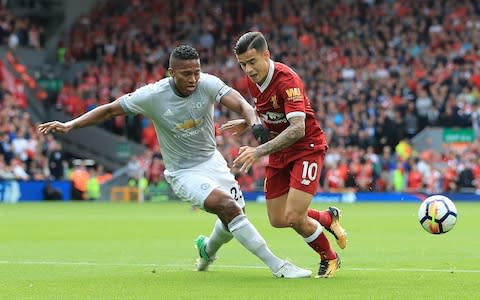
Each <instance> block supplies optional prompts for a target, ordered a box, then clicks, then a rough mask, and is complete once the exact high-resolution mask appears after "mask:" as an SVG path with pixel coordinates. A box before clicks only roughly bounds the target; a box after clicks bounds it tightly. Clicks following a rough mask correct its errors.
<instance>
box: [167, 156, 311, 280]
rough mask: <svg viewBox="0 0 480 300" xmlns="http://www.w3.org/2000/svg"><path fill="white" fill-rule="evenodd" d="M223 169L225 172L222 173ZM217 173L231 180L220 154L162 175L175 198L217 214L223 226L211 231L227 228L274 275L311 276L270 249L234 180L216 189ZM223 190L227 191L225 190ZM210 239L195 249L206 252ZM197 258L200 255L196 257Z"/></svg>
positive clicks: (210, 260)
mask: <svg viewBox="0 0 480 300" xmlns="http://www.w3.org/2000/svg"><path fill="white" fill-rule="evenodd" d="M225 170H227V171H226V172H224V171H225ZM212 176H213V177H212ZM219 176H220V178H223V177H225V178H227V179H228V180H233V181H234V177H233V175H232V174H231V173H230V172H229V169H228V167H227V165H226V162H225V160H224V159H223V157H222V156H221V155H220V154H218V155H215V156H214V157H213V158H212V159H210V160H209V161H207V162H205V163H203V164H200V165H198V166H196V167H195V168H191V169H188V170H180V171H175V172H165V178H166V179H167V180H168V182H169V183H170V184H171V186H172V189H173V190H174V192H175V193H176V194H177V195H178V196H179V197H181V198H182V199H185V200H188V201H190V202H191V203H192V204H193V205H195V206H197V207H200V208H202V209H203V210H206V211H208V212H211V213H214V214H216V215H217V216H218V217H219V219H220V220H221V221H222V224H223V225H224V227H220V226H218V227H217V224H218V223H216V225H215V227H216V228H217V229H218V231H215V229H214V232H218V233H220V235H222V232H223V233H225V232H224V231H226V230H225V229H228V231H229V232H230V233H231V234H232V236H234V237H235V238H236V239H237V240H238V241H239V242H240V243H241V244H242V245H243V246H244V247H245V248H247V249H248V250H249V251H250V252H252V253H253V254H255V255H256V256H257V257H259V258H260V259H261V260H262V261H263V262H264V263H265V264H266V265H267V266H269V267H270V269H271V270H272V272H273V273H274V275H275V276H277V277H288V278H300V277H309V276H311V271H309V270H304V269H301V268H298V267H296V266H294V265H292V264H291V263H289V262H286V261H284V260H282V259H279V258H278V257H277V256H275V255H274V254H273V253H272V252H271V251H270V249H269V248H268V246H267V245H266V243H265V240H264V239H263V237H262V236H261V235H260V234H259V233H258V232H257V230H256V229H255V227H254V226H253V225H252V224H251V223H250V221H249V220H248V219H247V217H246V216H245V215H244V213H243V210H242V208H241V207H242V206H243V205H244V200H243V196H242V195H241V192H240V191H239V189H238V184H237V183H236V181H234V182H235V184H236V188H232V189H224V188H219V186H221V185H223V184H224V181H223V180H219V179H218V177H219ZM225 190H228V192H226V191H225ZM234 199H236V200H238V201H235V200H234ZM224 237H225V238H224V241H226V240H227V239H228V238H227V236H226V235H224ZM210 242H211V239H209V240H207V241H206V243H204V247H205V249H199V252H200V255H202V253H206V252H207V251H206V249H213V248H210V246H208V247H207V245H208V244H210ZM197 246H198V244H197ZM200 246H202V245H200ZM220 246H221V245H220ZM200 259H204V258H203V257H200ZM212 261H213V260H212V259H211V258H210V257H207V259H206V262H207V266H208V265H209V264H210V263H211V262H212ZM197 266H198V265H197Z"/></svg>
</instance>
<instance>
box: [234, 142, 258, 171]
mask: <svg viewBox="0 0 480 300" xmlns="http://www.w3.org/2000/svg"><path fill="white" fill-rule="evenodd" d="M256 150H257V148H256V147H250V146H243V147H240V149H239V150H238V157H237V158H235V160H234V161H233V166H234V167H240V172H244V173H246V172H248V170H250V168H251V167H252V165H253V164H254V163H255V161H257V159H258V154H257V151H256Z"/></svg>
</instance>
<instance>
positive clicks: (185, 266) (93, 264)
mask: <svg viewBox="0 0 480 300" xmlns="http://www.w3.org/2000/svg"><path fill="white" fill-rule="evenodd" d="M0 264H4V265H59V266H87V267H88V266H90V267H155V268H159V269H165V270H171V269H172V268H181V269H192V270H193V268H194V264H193V263H192V264H191V265H189V264H166V265H159V264H153V263H133V264H132V263H115V262H111V263H108V262H105V263H103V262H74V261H71V262H69V261H28V260H26V261H15V260H0ZM212 267H213V268H221V269H268V268H267V267H265V266H253V265H222V264H215V265H214V266H212ZM342 270H344V271H361V272H425V273H428V272H430V273H431V272H437V273H480V270H466V269H418V268H412V269H409V268H391V269H389V268H383V269H382V268H355V267H345V268H343V267H342Z"/></svg>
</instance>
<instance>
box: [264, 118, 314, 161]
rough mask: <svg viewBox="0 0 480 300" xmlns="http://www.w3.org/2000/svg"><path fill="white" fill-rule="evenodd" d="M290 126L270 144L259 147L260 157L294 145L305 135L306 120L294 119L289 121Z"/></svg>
mask: <svg viewBox="0 0 480 300" xmlns="http://www.w3.org/2000/svg"><path fill="white" fill-rule="evenodd" d="M288 121H289V122H290V125H289V126H288V127H287V129H285V130H284V131H282V132H281V133H280V134H279V135H278V136H276V137H275V138H274V139H272V140H270V141H269V142H267V143H265V144H263V145H261V146H258V147H257V150H256V152H257V154H258V156H259V157H260V156H264V155H267V154H270V153H274V152H277V151H280V150H283V149H285V148H287V147H288V146H290V145H293V144H294V143H295V142H296V141H298V140H299V139H301V138H302V137H303V136H304V135H305V118H304V117H293V118H291V119H289V120H288Z"/></svg>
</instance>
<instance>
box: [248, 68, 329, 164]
mask: <svg viewBox="0 0 480 300" xmlns="http://www.w3.org/2000/svg"><path fill="white" fill-rule="evenodd" d="M248 88H249V91H250V93H251V95H252V97H253V98H254V102H255V108H256V110H257V113H258V115H259V116H260V117H261V118H262V120H263V122H264V124H265V126H266V127H267V128H268V129H269V130H270V131H271V132H274V133H280V132H282V131H284V130H285V129H286V128H287V127H288V125H289V122H288V120H287V118H288V117H293V116H298V115H305V136H304V137H303V138H301V139H300V140H298V141H297V142H296V143H294V144H293V145H291V146H289V147H287V148H285V149H283V150H281V151H279V152H276V153H272V154H271V156H272V155H273V156H274V155H276V154H280V153H289V154H292V156H289V157H291V158H292V159H297V158H298V157H301V156H303V155H308V154H311V153H312V152H314V151H326V150H327V142H326V139H325V136H324V134H323V131H322V129H321V128H320V124H319V123H318V122H317V120H316V118H315V112H314V111H313V109H312V106H311V104H310V100H309V99H308V97H307V95H306V92H305V87H304V84H303V81H302V80H301V79H300V77H299V76H298V75H297V73H295V72H294V71H293V70H292V69H291V68H289V67H288V66H286V65H284V64H281V63H278V62H271V65H270V70H269V72H268V75H267V79H266V80H265V82H264V83H263V84H262V86H258V85H257V84H256V83H254V82H252V81H251V80H248ZM302 153H303V154H302ZM301 154H302V155H301ZM270 161H272V160H270Z"/></svg>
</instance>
